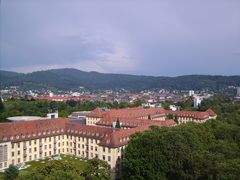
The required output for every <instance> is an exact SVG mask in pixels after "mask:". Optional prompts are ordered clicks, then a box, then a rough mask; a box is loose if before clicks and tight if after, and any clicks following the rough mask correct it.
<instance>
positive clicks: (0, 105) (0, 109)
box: [0, 96, 4, 111]
mask: <svg viewBox="0 0 240 180" xmlns="http://www.w3.org/2000/svg"><path fill="white" fill-rule="evenodd" d="M3 110H4V104H3V100H2V97H1V96H0V111H3Z"/></svg>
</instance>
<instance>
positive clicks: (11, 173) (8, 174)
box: [4, 165, 19, 180]
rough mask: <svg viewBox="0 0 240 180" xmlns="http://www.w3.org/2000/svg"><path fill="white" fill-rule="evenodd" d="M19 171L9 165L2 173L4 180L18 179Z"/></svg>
mask: <svg viewBox="0 0 240 180" xmlns="http://www.w3.org/2000/svg"><path fill="white" fill-rule="evenodd" d="M18 175H19V171H18V169H17V167H16V166H14V165H10V166H9V168H8V169H6V171H5V172H4V179H5V180H14V179H16V178H17V177H18Z"/></svg>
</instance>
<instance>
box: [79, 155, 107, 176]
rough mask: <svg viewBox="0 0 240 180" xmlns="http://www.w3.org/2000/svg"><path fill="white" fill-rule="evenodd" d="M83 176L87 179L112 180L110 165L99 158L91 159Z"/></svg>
mask: <svg viewBox="0 0 240 180" xmlns="http://www.w3.org/2000/svg"><path fill="white" fill-rule="evenodd" d="M83 176H84V177H85V179H87V180H93V179H96V180H110V179H111V175H110V166H109V165H108V164H107V162H105V161H102V160H100V159H98V158H94V159H90V160H89V166H88V167H87V168H86V170H85V171H84V172H83Z"/></svg>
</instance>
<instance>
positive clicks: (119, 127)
mask: <svg viewBox="0 0 240 180" xmlns="http://www.w3.org/2000/svg"><path fill="white" fill-rule="evenodd" d="M115 128H118V129H121V124H120V121H119V118H118V119H117V122H116V125H115Z"/></svg>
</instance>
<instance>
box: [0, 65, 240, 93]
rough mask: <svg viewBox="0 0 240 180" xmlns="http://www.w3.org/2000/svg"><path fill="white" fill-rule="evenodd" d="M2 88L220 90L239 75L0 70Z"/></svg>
mask: <svg viewBox="0 0 240 180" xmlns="http://www.w3.org/2000/svg"><path fill="white" fill-rule="evenodd" d="M0 82H1V84H0V88H1V89H3V88H5V87H7V86H20V87H21V88H23V89H36V88H48V89H49V88H50V89H59V90H70V89H77V88H79V86H84V87H86V88H88V89H90V90H103V89H121V88H124V89H127V90H130V91H141V90H144V89H154V88H157V89H160V88H165V89H179V90H189V89H193V90H201V89H210V90H217V89H219V88H223V87H227V86H240V76H212V75H185V76H177V77H165V76H159V77H155V76H139V75H126V74H105V73H99V72H85V71H81V70H77V69H72V68H65V69H51V70H45V71H36V72H32V73H27V74H23V73H16V72H9V71H1V70H0Z"/></svg>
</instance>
